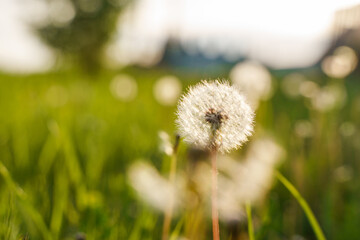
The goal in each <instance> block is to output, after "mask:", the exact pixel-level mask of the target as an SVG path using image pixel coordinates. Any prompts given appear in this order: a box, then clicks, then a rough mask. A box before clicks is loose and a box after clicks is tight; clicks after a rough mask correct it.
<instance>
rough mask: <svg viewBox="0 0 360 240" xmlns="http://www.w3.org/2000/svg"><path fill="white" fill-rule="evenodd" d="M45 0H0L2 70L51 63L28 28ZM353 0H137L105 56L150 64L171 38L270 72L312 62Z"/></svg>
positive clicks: (24, 69)
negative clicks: (242, 59)
mask: <svg viewBox="0 0 360 240" xmlns="http://www.w3.org/2000/svg"><path fill="white" fill-rule="evenodd" d="M43 2H44V1H43V0H0V69H1V70H3V71H9V72H20V73H23V72H25V73H27V72H38V71H45V70H47V69H49V68H50V67H51V66H52V63H53V62H54V55H53V52H52V51H51V49H50V48H48V47H46V46H45V45H44V44H42V42H41V41H40V40H39V39H38V38H37V37H36V36H35V35H34V33H33V32H32V31H31V28H30V27H29V26H28V22H36V21H40V20H41V19H42V17H44V15H46V11H45V9H44V4H42V3H43ZM359 3H360V1H359V0H317V1H313V0H302V1H298V0H294V1H287V0H272V1H269V0H251V1H250V0H244V1H240V0H137V1H135V2H134V3H133V4H132V5H131V6H130V7H129V8H128V9H127V10H126V11H125V13H124V14H123V15H122V16H121V17H120V19H119V24H118V29H117V33H116V36H117V37H116V38H115V41H113V42H112V43H111V44H110V45H109V47H108V51H107V53H108V54H107V55H108V56H109V58H110V59H111V61H110V62H112V63H113V64H114V65H118V64H119V65H124V64H132V63H140V64H143V65H151V64H154V63H156V61H157V60H159V59H160V58H161V54H162V51H163V46H164V43H165V42H166V41H167V39H168V38H169V37H171V38H176V39H178V40H179V41H180V42H181V43H182V44H183V46H184V48H185V49H186V50H187V51H189V53H193V52H196V51H200V52H203V53H204V55H206V56H208V57H210V58H211V57H217V56H220V55H221V56H225V57H226V58H228V59H236V58H237V57H239V56H245V57H247V58H250V59H253V60H257V61H260V62H262V63H264V64H265V65H267V66H269V67H272V68H276V69H282V68H296V67H306V66H311V65H312V64H314V63H315V62H316V61H317V60H318V59H319V58H320V57H321V56H322V54H323V53H324V52H325V51H326V49H327V47H328V46H329V44H330V37H331V34H332V24H333V19H334V18H333V17H334V13H335V12H336V11H337V10H339V9H343V8H347V7H351V6H353V5H355V4H359ZM67 7H68V8H69V6H68V5H67ZM70 10H71V6H70ZM52 11H54V9H52ZM55 11H56V10H55ZM61 16H63V15H61ZM61 16H60V17H61ZM69 16H70V15H69ZM60 20H61V19H60ZM144 60H145V61H144Z"/></svg>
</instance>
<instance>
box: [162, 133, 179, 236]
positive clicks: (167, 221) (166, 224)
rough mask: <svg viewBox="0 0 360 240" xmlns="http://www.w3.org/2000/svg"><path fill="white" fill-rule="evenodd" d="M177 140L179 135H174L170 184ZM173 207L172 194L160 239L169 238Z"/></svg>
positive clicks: (172, 177) (173, 170)
mask: <svg viewBox="0 0 360 240" xmlns="http://www.w3.org/2000/svg"><path fill="white" fill-rule="evenodd" d="M179 141H180V136H179V135H176V138H175V144H174V146H173V152H172V155H171V162H170V173H169V181H170V184H172V185H173V184H174V183H175V177H176V162H177V157H176V153H177V149H178V146H179ZM173 208H174V195H173V194H172V195H171V196H170V201H169V203H168V206H167V209H166V211H165V216H164V224H163V231H162V238H161V239H162V240H168V239H169V232H170V225H171V218H172V214H173Z"/></svg>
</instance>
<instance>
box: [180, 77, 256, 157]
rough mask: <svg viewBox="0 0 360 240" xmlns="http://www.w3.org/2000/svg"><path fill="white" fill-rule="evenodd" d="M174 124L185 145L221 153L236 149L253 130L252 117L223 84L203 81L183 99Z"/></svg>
mask: <svg viewBox="0 0 360 240" xmlns="http://www.w3.org/2000/svg"><path fill="white" fill-rule="evenodd" d="M177 115H178V118H177V120H176V122H177V125H178V127H179V130H180V133H181V135H182V136H183V137H184V138H185V141H186V142H188V143H190V144H194V145H195V146H197V147H200V148H207V149H209V148H211V147H213V146H215V147H216V148H218V150H219V151H221V152H229V151H231V150H233V149H237V148H239V147H240V146H241V145H242V144H243V143H244V142H246V141H247V138H248V137H249V136H250V135H251V132H252V130H253V125H252V122H253V116H254V113H253V111H252V109H251V108H250V106H249V105H248V104H247V102H246V100H245V97H244V96H243V95H241V94H240V93H239V92H238V91H237V89H235V88H234V87H232V86H230V85H229V84H228V83H227V82H220V81H212V82H208V81H203V82H201V83H200V84H198V85H196V86H195V87H191V88H190V89H189V92H188V93H187V94H186V95H185V96H183V97H182V98H181V100H180V103H179V105H178V111H177Z"/></svg>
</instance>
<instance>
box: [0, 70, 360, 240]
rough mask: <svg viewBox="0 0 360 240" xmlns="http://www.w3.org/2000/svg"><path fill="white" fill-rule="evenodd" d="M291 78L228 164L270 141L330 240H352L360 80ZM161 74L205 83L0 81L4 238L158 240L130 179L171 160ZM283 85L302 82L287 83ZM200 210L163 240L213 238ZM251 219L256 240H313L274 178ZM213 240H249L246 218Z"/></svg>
mask: <svg viewBox="0 0 360 240" xmlns="http://www.w3.org/2000/svg"><path fill="white" fill-rule="evenodd" d="M119 74H126V75H128V76H131V77H132V78H133V79H135V81H136V84H137V85H136V86H137V87H136V93H135V95H134V96H133V97H132V98H131V99H127V100H124V99H121V98H118V97H116V91H115V95H114V92H112V90H111V86H112V81H113V79H114V77H116V76H118V75H119ZM289 74H293V72H292V71H287V72H285V71H283V72H273V73H272V86H273V90H272V94H271V96H270V97H268V99H266V100H263V101H261V102H260V103H259V106H258V109H257V110H256V117H255V123H254V124H255V125H254V127H255V130H254V135H253V136H252V137H250V140H249V142H248V143H246V144H245V145H244V146H243V148H242V149H240V150H238V151H236V152H235V153H232V154H231V156H232V157H234V158H236V159H238V161H240V162H241V161H242V157H243V156H244V155H245V154H246V152H247V151H248V149H249V146H250V145H251V143H252V141H254V140H255V139H257V138H260V137H261V136H263V135H266V136H271V137H272V138H273V139H275V140H276V142H277V143H278V144H279V145H280V146H281V147H282V148H283V149H284V155H283V157H282V159H281V161H280V162H279V164H277V166H276V168H277V170H278V171H279V172H281V173H282V174H283V175H284V176H285V177H286V178H287V179H288V180H289V181H290V182H291V183H292V184H293V185H294V186H295V187H296V188H297V189H298V191H299V192H300V193H301V194H302V196H303V197H304V199H306V201H307V202H308V204H309V206H310V207H311V209H312V210H313V212H314V215H315V216H316V218H317V220H318V222H319V224H320V226H321V228H322V230H323V231H324V234H325V236H326V237H327V239H356V238H357V236H359V235H360V228H359V227H358V226H360V203H359V199H360V181H359V180H360V179H359V177H360V175H359V172H360V162H359V160H360V159H359V156H360V131H359V127H358V126H359V125H360V95H359V94H358V93H359V91H360V85H359V82H358V81H359V73H358V72H354V73H353V74H351V75H349V76H348V77H346V78H340V79H339V78H330V77H328V76H326V75H325V74H324V73H322V72H321V71H320V70H319V69H317V68H313V69H308V70H306V71H303V72H302V73H301V74H302V75H289ZM164 75H175V76H176V77H177V78H178V79H179V80H180V82H181V84H182V92H186V89H187V86H189V85H192V84H194V83H197V82H199V81H200V80H201V79H202V78H203V75H201V74H191V73H186V74H184V73H181V72H172V71H170V70H167V69H139V68H129V69H125V70H123V71H121V72H117V71H105V70H104V71H102V72H100V73H99V75H97V76H95V77H94V76H93V77H89V76H87V75H84V74H82V73H80V72H79V71H76V70H66V71H65V70H64V71H54V72H50V73H44V74H35V75H28V76H11V75H7V74H0V239H9V240H10V239H11V240H13V239H16V240H18V239H49V240H50V239H53V240H56V239H66V240H70V239H78V240H80V239H87V240H95V239H109V240H115V239H129V240H137V239H142V240H146V239H161V235H162V228H163V221H164V214H163V213H162V212H161V211H159V209H156V208H153V207H152V205H151V204H149V203H148V202H147V201H146V200H144V199H143V198H142V197H141V196H140V195H139V194H138V193H137V191H135V189H134V188H133V187H132V185H131V183H130V180H129V177H128V171H129V168H130V167H131V166H132V165H133V164H134V163H135V162H138V161H142V162H146V163H150V164H151V165H152V166H153V167H154V168H155V169H157V171H158V172H159V173H160V174H161V175H162V176H164V178H166V177H167V176H168V174H169V169H170V162H171V157H170V156H168V155H167V154H166V153H164V151H163V149H161V144H162V142H161V140H160V139H159V131H164V132H166V133H167V134H168V135H169V136H170V138H169V139H170V140H169V141H170V142H171V143H174V141H175V134H176V133H177V129H176V126H175V119H176V114H175V112H176V103H175V104H172V105H170V106H164V105H162V104H160V103H159V102H158V101H157V100H156V98H155V97H154V93H153V87H154V84H155V83H156V81H157V79H158V78H160V77H162V76H164ZM289 76H290V77H289ZM291 76H292V79H298V80H290V81H288V82H290V83H292V85H291V84H287V83H284V81H285V78H288V79H287V80H289V78H291ZM294 76H295V77H294ZM299 76H302V78H303V79H302V78H301V77H299ZM213 77H214V76H213ZM221 77H224V78H228V73H224V76H221ZM299 79H300V80H299ZM304 82H306V84H303V85H302V86H303V87H301V83H304ZM314 86H315V87H314ZM314 89H316V91H315V90H314ZM120 90H121V89H120ZM319 96H322V97H320V98H319ZM188 149H189V146H188V145H187V144H185V143H184V142H183V141H180V145H179V148H178V152H177V171H178V173H179V176H180V175H181V174H184V175H186V174H190V173H191V167H192V163H191V160H189V158H190V157H189V154H191V153H189V150H188ZM258 151H260V152H261V151H266V150H261V149H259V150H258ZM263 154H266V152H264V153H263ZM153 187H154V192H155V193H156V186H153ZM159 187H160V186H159ZM243 191H251V189H248V190H246V189H245V190H243ZM207 207H208V206H207V205H206V204H205V205H204V206H202V207H201V208H202V209H201V210H199V211H194V210H189V209H187V208H186V207H185V208H184V209H180V210H179V211H178V212H177V213H176V214H175V215H174V217H173V219H172V223H171V228H170V236H171V238H170V239H196V240H201V239H211V236H212V235H211V217H209V216H208V215H207V214H206V212H207V211H208V210H206V208H207ZM252 218H253V219H252V220H253V224H254V231H255V239H272V240H273V239H293V240H295V239H296V240H300V239H316V237H315V234H314V232H313V229H312V227H311V226H310V224H309V221H308V218H307V217H306V215H305V214H304V212H303V210H302V208H301V207H300V206H299V204H298V202H297V201H296V199H294V197H293V196H292V195H291V194H290V193H289V191H288V190H287V189H286V188H285V187H284V186H283V185H282V184H281V183H280V182H279V181H278V180H276V177H275V176H273V177H272V178H271V187H270V189H268V190H267V191H266V193H264V196H263V197H262V199H261V200H259V201H258V202H257V203H256V204H254V205H253V206H252ZM220 235H221V238H222V239H247V238H248V236H247V221H246V217H243V218H241V219H239V220H236V221H235V220H234V221H226V220H221V221H220ZM195 236H196V237H195Z"/></svg>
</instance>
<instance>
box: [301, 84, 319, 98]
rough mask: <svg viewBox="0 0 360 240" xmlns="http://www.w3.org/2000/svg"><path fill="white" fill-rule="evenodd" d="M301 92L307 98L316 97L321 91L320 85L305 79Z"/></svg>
mask: <svg viewBox="0 0 360 240" xmlns="http://www.w3.org/2000/svg"><path fill="white" fill-rule="evenodd" d="M299 92H300V94H301V95H302V96H304V97H306V98H312V97H315V96H316V95H317V94H318V92H319V86H318V85H317V84H316V83H314V82H312V81H308V80H307V81H304V82H302V83H301V84H300V88H299Z"/></svg>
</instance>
